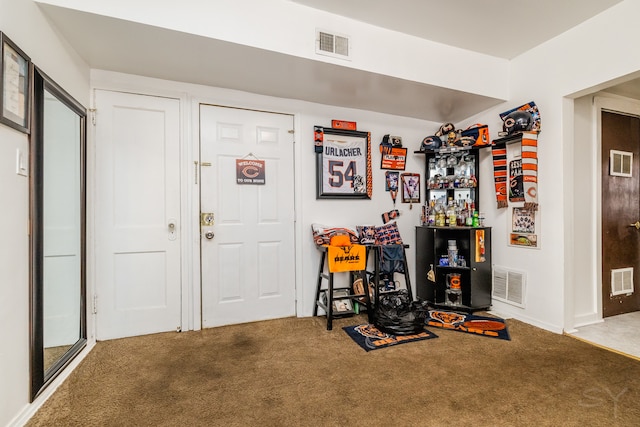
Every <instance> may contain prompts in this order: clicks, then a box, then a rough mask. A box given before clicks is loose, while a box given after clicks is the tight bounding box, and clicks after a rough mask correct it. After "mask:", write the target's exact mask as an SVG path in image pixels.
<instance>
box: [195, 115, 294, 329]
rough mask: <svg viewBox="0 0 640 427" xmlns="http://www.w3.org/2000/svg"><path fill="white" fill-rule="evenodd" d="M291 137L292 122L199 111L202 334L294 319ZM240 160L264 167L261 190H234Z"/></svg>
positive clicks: (282, 117)
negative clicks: (205, 221)
mask: <svg viewBox="0 0 640 427" xmlns="http://www.w3.org/2000/svg"><path fill="white" fill-rule="evenodd" d="M292 129H293V116H290V115H284V114H275V113H265V112H258V111H250V110H242V109H236V108H225V107H215V106H211V105H201V106H200V160H201V188H200V206H201V207H200V209H201V211H202V212H203V213H213V221H214V222H213V225H203V226H201V230H202V232H201V266H202V267H201V270H202V271H201V274H202V276H201V277H202V324H203V327H212V326H219V325H225V324H233V323H243V322H251V321H256V320H265V319H274V318H280V317H287V316H293V315H295V263H294V261H293V260H294V255H295V252H294V250H295V249H294V181H293V177H294V175H293V170H294V168H293V166H294V165H293V152H294V147H293V135H292V133H290V132H289V131H290V130H292ZM237 160H261V161H262V160H263V161H264V171H265V182H264V184H261V185H255V184H238V183H237V179H236V178H237V176H236V174H237V167H236V161H237ZM250 172H255V171H250ZM250 174H251V173H250ZM207 234H208V236H207Z"/></svg>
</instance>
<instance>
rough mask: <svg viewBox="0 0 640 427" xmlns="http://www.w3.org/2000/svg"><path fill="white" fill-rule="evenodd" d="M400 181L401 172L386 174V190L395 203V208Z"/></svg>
mask: <svg viewBox="0 0 640 427" xmlns="http://www.w3.org/2000/svg"><path fill="white" fill-rule="evenodd" d="M399 180H400V172H389V171H387V172H386V173H385V181H386V188H385V190H387V191H388V192H389V195H390V196H391V200H392V201H393V206H395V205H396V197H397V196H398V181H399Z"/></svg>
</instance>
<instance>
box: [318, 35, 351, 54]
mask: <svg viewBox="0 0 640 427" xmlns="http://www.w3.org/2000/svg"><path fill="white" fill-rule="evenodd" d="M349 49H350V44H349V37H348V36H345V35H344V34H335V33H331V32H328V31H324V30H316V53H318V54H320V55H327V56H332V57H334V58H342V59H349V54H350V50H349Z"/></svg>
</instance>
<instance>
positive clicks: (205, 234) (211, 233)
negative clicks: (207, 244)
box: [204, 231, 215, 240]
mask: <svg viewBox="0 0 640 427" xmlns="http://www.w3.org/2000/svg"><path fill="white" fill-rule="evenodd" d="M213 236H215V234H213V231H207V232H206V233H204V237H206V238H207V239H209V240H211V239H213Z"/></svg>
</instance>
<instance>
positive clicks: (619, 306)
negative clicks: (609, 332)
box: [602, 111, 640, 317]
mask: <svg viewBox="0 0 640 427" xmlns="http://www.w3.org/2000/svg"><path fill="white" fill-rule="evenodd" d="M611 150H617V151H620V152H622V153H621V154H618V156H617V158H616V160H620V159H625V158H626V159H628V156H627V155H626V154H625V153H633V161H632V162H631V163H630V172H631V174H632V176H631V177H626V176H612V174H611V172H612V170H611V167H610V154H611ZM622 161H623V162H624V160H622ZM620 164H621V163H616V165H620ZM619 169H620V168H619V167H618V166H616V167H614V172H615V171H619ZM622 169H626V170H627V171H628V170H629V168H625V167H624V165H623V167H622ZM639 172H640V118H638V117H634V116H626V115H622V114H616V113H611V112H605V111H603V112H602V314H603V316H604V317H608V316H614V315H616V314H622V313H628V312H631V311H638V310H640V282H638V277H640V276H639V274H638V270H639V269H640V254H639V253H638V251H639V249H640V245H639V242H640V230H639V229H638V228H637V227H633V226H631V225H630V224H635V223H636V221H640V173H639ZM639 224H640V223H639ZM630 269H633V270H630ZM612 272H613V280H612ZM631 279H633V288H634V289H633V292H631V293H630V292H628V291H627V289H629V287H630V280H631ZM621 292H622V293H621ZM615 293H618V294H617V295H615Z"/></svg>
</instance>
